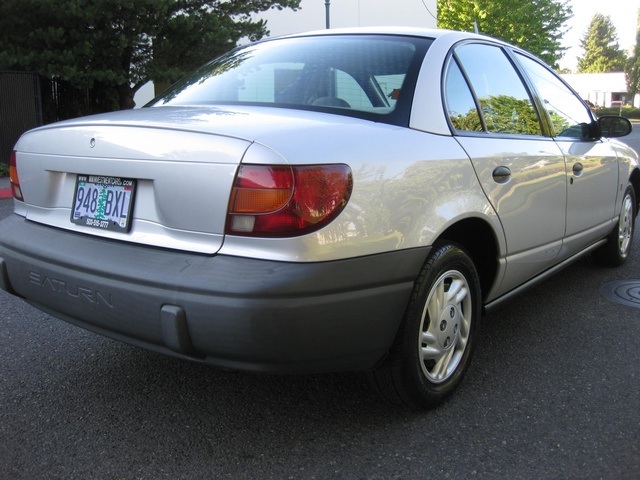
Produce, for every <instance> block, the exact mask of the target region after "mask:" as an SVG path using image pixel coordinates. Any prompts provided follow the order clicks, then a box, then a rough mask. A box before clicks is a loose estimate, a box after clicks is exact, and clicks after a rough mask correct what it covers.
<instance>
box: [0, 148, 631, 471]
mask: <svg viewBox="0 0 640 480" xmlns="http://www.w3.org/2000/svg"><path fill="white" fill-rule="evenodd" d="M638 138H640V136H638V137H637V138H636V139H635V140H633V141H635V142H638V143H639V144H640V141H639V140H638ZM639 146H640V145H639ZM636 148H637V147H636ZM11 209H12V201H11V200H0V218H4V217H5V216H7V215H10V214H11ZM612 291H614V292H617V297H618V298H616V295H613V296H612V295H610V293H611V292H612ZM625 300H626V301H625ZM639 346H640V239H639V238H638V235H636V238H635V240H634V244H633V251H632V254H631V258H630V259H629V260H628V261H627V263H626V264H625V265H624V266H622V267H621V268H601V267H599V266H597V265H596V264H594V262H593V261H592V260H591V258H590V257H586V258H584V259H582V260H580V261H579V262H577V263H576V264H574V265H572V266H571V267H569V268H568V269H566V270H564V271H563V272H561V273H559V274H558V275H556V276H555V277H553V278H551V279H549V280H548V281H546V282H545V283H543V284H541V285H539V286H537V287H535V288H533V289H531V290H528V291H527V292H525V293H524V294H523V295H521V296H520V297H518V298H517V299H514V300H513V301H511V302H510V303H507V304H505V305H503V306H502V307H500V308H498V309H496V310H494V311H492V312H490V313H489V314H488V315H487V316H485V318H484V319H483V325H482V332H481V338H480V342H479V345H478V350H477V352H476V356H475V358H474V361H473V363H472V365H471V368H470V370H469V372H468V375H467V377H466V379H465V381H464V382H463V384H462V386H461V388H460V389H459V390H458V392H457V393H456V394H455V395H454V396H453V397H452V398H451V399H450V400H449V401H448V402H446V403H445V404H444V405H442V406H440V407H439V408H437V409H435V410H432V411H428V412H424V413H407V412H404V411H398V410H394V409H392V408H390V407H388V406H387V405H385V404H384V403H382V402H381V401H380V400H379V399H378V398H377V397H376V396H375V395H374V394H373V393H372V392H371V391H370V390H369V388H368V386H367V384H366V381H365V380H364V378H363V377H362V376H361V375H359V374H349V373H345V374H335V375H313V376H268V375H258V374H247V373H232V372H226V371H221V370H216V369H212V368H209V367H206V366H203V365H197V364H192V363H189V362H183V361H180V360H176V359H172V358H166V357H163V356H160V355H158V354H154V353H150V352H147V351H145V350H142V349H139V348H136V347H132V346H128V345H124V344H121V343H119V342H116V341H113V340H110V339H107V338H104V337H101V336H99V335H96V334H93V333H90V332H86V331H84V330H81V329H79V328H76V327H74V326H71V325H69V324H67V323H65V322H63V321H60V320H57V319H55V318H52V317H50V316H48V315H46V314H44V313H42V312H40V311H38V310H36V309H34V308H32V307H30V306H29V305H27V304H26V303H25V302H23V301H22V300H20V299H18V298H15V297H12V296H11V295H8V294H6V293H5V292H1V291H0V366H1V367H0V439H1V441H0V479H2V480H4V479H7V480H9V479H11V480H14V479H16V480H21V479H24V480H37V479H127V480H128V479H189V480H197V479H234V480H235V479H422V478H436V479H441V478H442V479H469V478H482V479H487V478H489V479H612V480H613V479H616V480H618V479H630V480H631V479H634V480H635V479H637V478H638V472H640V413H639V412H640V395H639V393H640V348H639Z"/></svg>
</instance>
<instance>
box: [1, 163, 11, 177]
mask: <svg viewBox="0 0 640 480" xmlns="http://www.w3.org/2000/svg"><path fill="white" fill-rule="evenodd" d="M8 176H9V165H7V164H6V163H4V162H0V178H1V177H8Z"/></svg>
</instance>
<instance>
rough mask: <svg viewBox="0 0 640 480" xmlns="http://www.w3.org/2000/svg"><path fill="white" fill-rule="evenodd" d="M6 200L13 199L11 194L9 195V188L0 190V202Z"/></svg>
mask: <svg viewBox="0 0 640 480" xmlns="http://www.w3.org/2000/svg"><path fill="white" fill-rule="evenodd" d="M8 198H13V193H11V189H10V188H5V189H0V200H6V199H8Z"/></svg>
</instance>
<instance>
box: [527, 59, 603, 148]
mask: <svg viewBox="0 0 640 480" xmlns="http://www.w3.org/2000/svg"><path fill="white" fill-rule="evenodd" d="M516 55H517V58H518V61H519V62H520V63H522V65H523V67H524V69H525V70H526V72H527V75H528V76H529V78H530V79H531V82H532V83H533V85H534V86H535V88H536V90H537V91H538V93H539V94H540V97H541V98H542V103H543V104H544V108H545V109H546V110H547V113H548V114H549V117H550V118H551V123H552V125H553V130H554V133H555V135H556V136H558V137H565V138H571V139H585V138H588V128H587V127H588V125H589V124H590V123H591V122H592V121H593V120H592V118H591V114H590V113H589V111H588V110H587V107H586V106H585V105H584V104H583V103H582V101H581V100H580V99H579V98H578V97H576V96H575V94H574V93H573V92H572V91H571V90H570V89H569V88H568V87H567V86H566V85H565V84H564V83H563V82H562V81H561V80H560V79H558V78H557V77H556V76H555V75H554V74H553V73H551V72H550V71H549V70H547V68H545V67H544V66H543V65H541V64H540V63H538V62H536V61H535V60H533V59H531V58H529V57H526V56H524V55H522V54H519V53H516Z"/></svg>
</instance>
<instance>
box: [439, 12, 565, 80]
mask: <svg viewBox="0 0 640 480" xmlns="http://www.w3.org/2000/svg"><path fill="white" fill-rule="evenodd" d="M572 13H573V12H572V10H571V7H570V6H569V4H568V2H567V1H566V0H529V1H526V2H523V1H522V0H438V27H440V28H448V29H452V30H461V31H465V32H470V31H473V30H474V28H475V26H476V25H477V27H478V30H479V32H480V33H483V34H487V35H491V36H494V37H498V38H502V39H504V40H506V41H507V42H510V43H512V44H514V45H518V46H519V47H522V48H524V49H526V50H528V51H530V52H531V53H534V54H535V55H537V56H539V57H540V58H541V59H543V60H544V61H546V62H547V63H548V64H549V65H551V66H553V67H555V68H557V66H558V65H557V64H558V60H560V58H562V55H563V52H564V50H566V49H565V48H563V47H562V46H561V42H562V36H563V35H564V33H566V29H565V27H564V24H565V22H566V21H567V20H568V19H569V18H571V16H572Z"/></svg>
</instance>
